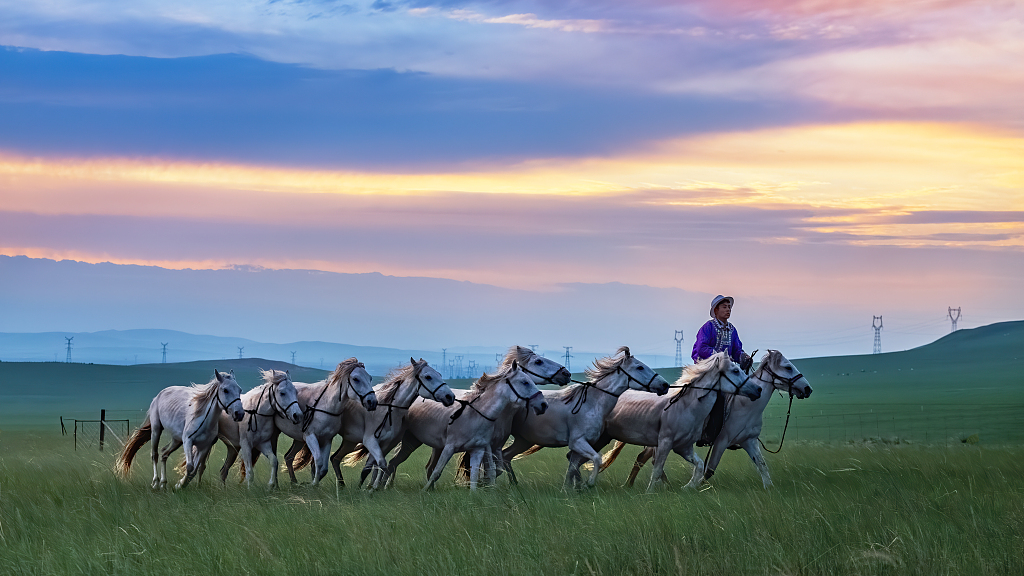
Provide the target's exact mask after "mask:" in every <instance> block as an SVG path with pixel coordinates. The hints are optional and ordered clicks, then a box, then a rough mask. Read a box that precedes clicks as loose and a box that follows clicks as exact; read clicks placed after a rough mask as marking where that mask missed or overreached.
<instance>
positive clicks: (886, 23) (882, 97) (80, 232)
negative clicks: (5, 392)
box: [0, 0, 1024, 353]
mask: <svg viewBox="0 0 1024 576" xmlns="http://www.w3.org/2000/svg"><path fill="white" fill-rule="evenodd" d="M1022 62H1024V3H1022V2H1020V1H1011V2H999V1H995V2H993V1H985V2H975V1H959V0H935V1H928V0H924V1H914V2H899V3H893V2H881V1H876V0H867V1H863V0H858V1H856V2H854V1H852V0H839V1H826V0H797V1H784V0H759V1H756V2H755V1H751V0H716V1H714V2H711V1H693V2H667V1H661V0H637V1H633V2H610V1H606V0H591V1H587V2H574V1H570V2H565V1H561V2H548V1H526V2H522V1H508V2H506V1H501V0H495V1H483V2H461V1H458V0H454V1H438V2H431V1H415V0H414V1H384V0H375V1H373V2H358V1H351V2H344V1H316V0H294V1H287V0H271V1H259V2H256V1H251V2H250V1H235V2H215V1H209V0H204V1H203V2H195V1H189V0H185V1H180V2H174V3H166V2H155V1H150V0H141V1H137V2H132V3H122V2H110V1H107V0H95V1H84V0H77V1H68V0H50V1H47V2H29V3H26V2H14V1H10V0H0V255H3V256H12V257H14V256H27V257H30V258H36V259H52V260H65V259H66V260H75V261H79V262H85V263H93V264H95V263H102V262H111V263H114V264H121V265H145V266H158V267H163V268H167V269H173V270H182V269H197V270H204V269H210V270H216V269H229V268H232V267H236V266H253V267H262V268H267V269H281V270H287V269H300V270H320V271H325V272H336V273H344V274H359V273H371V272H378V273H381V274H385V275H388V276H395V277H408V278H411V277H420V278H423V277H425V278H439V279H451V280H457V281H465V282H474V283H479V284H485V285H493V286H496V287H500V288H504V289H514V290H518V291H533V292H535V293H537V294H542V293H550V292H552V291H558V290H564V287H565V286H566V285H569V284H574V283H584V284H595V285H600V284H607V283H621V284H626V285H637V286H650V287H655V288H660V289H679V290H684V291H687V292H689V293H695V294H702V295H707V296H708V297H710V296H713V295H714V294H719V293H725V294H730V295H733V296H735V297H736V298H737V307H736V310H735V314H734V317H733V320H734V321H735V322H736V323H737V326H738V327H739V328H740V329H741V330H743V329H745V330H748V332H749V331H754V332H756V333H757V334H760V335H764V338H765V339H767V340H769V341H772V346H773V347H776V348H781V349H783V350H784V351H785V346H786V345H787V344H790V345H797V343H799V342H803V343H806V342H807V341H808V340H809V339H810V340H813V339H826V340H827V339H828V338H829V337H830V336H829V335H832V334H841V333H844V331H850V330H860V329H861V328H860V326H861V325H863V330H864V331H865V334H867V336H866V338H867V339H868V340H869V341H870V337H871V328H870V322H871V316H872V315H874V314H881V315H884V316H885V318H886V320H887V323H886V329H887V330H893V331H898V330H900V329H901V328H900V327H901V326H902V327H903V328H902V329H904V330H907V331H909V333H914V334H915V337H916V338H917V340H913V339H908V340H906V341H905V343H904V344H905V345H907V346H910V345H915V344H920V343H923V342H925V341H928V340H930V339H934V338H935V337H938V336H941V335H942V334H943V333H945V332H946V331H948V329H949V322H948V319H945V320H944V318H945V317H946V313H947V312H948V308H949V307H953V308H956V307H961V308H962V310H963V320H962V321H961V323H960V327H968V326H977V325H982V324H986V323H990V322H994V321H999V320H1011V319H1021V318H1024V302H1022V301H1021V299H1020V298H1019V297H1017V295H1018V294H1020V293H1022V292H1024V99H1022V98H1021V97H1020V95H1021V94H1024V64H1021V63H1022ZM384 297H385V296H383V295H382V296H381V298H384ZM0 298H4V299H5V300H6V302H0V304H3V305H5V306H8V307H11V308H13V307H17V306H18V305H19V302H18V301H17V300H16V297H15V296H12V295H10V293H9V294H8V296H7V297H4V296H3V295H2V294H0ZM745 303H746V308H744V305H745ZM269 304H270V305H273V303H269ZM566 305H571V302H570V303H569V304H566ZM578 312H581V311H574V312H573V313H578ZM47 313H48V312H47V311H46V310H45V309H40V310H39V312H38V316H39V317H40V326H42V325H43V324H45V325H46V326H47V329H59V327H58V328H54V326H55V325H59V324H60V321H59V320H60V319H59V318H44V317H45V315H46V314H47ZM704 314H706V312H705V311H703V310H700V311H697V313H696V314H695V315H694V316H693V317H692V318H691V317H687V318H686V320H685V322H686V323H687V326H686V331H687V333H690V332H696V329H697V328H698V327H699V326H698V324H699V322H700V321H701V318H702V317H703V316H702V315H704ZM858 318H862V320H858ZM128 320H131V319H128ZM146 321H147V322H149V323H152V322H154V321H158V320H154V319H152V318H147V319H146ZM471 321H472V320H467V322H471ZM678 323H683V320H682V319H680V320H679V322H678ZM111 324H117V325H118V326H121V327H124V326H125V325H127V324H130V322H126V321H125V319H123V318H122V319H117V320H116V321H115V320H112V321H111ZM691 324H693V325H692V326H691ZM110 327H113V326H106V327H104V326H102V325H99V324H96V325H93V324H90V325H89V326H87V327H85V328H89V329H96V330H101V329H105V328H110ZM134 327H137V328H166V327H169V326H152V325H146V326H134ZM921 327H926V329H923V330H922V329H921ZM14 328H18V329H19V330H22V329H24V328H25V327H24V326H22V325H19V326H17V327H15V326H4V325H3V324H2V323H0V331H12V330H13V329H14ZM29 328H31V327H29ZM175 328H176V329H187V327H184V328H183V327H181V326H175ZM67 329H76V330H78V329H83V326H68V327H67ZM239 329H240V330H242V331H244V330H245V327H244V326H243V327H239ZM40 330H42V328H40ZM452 330H457V327H453V328H452ZM543 330H544V326H543V325H538V331H540V332H543ZM25 331H31V330H25ZM607 334H608V335H607V342H606V343H605V342H604V340H602V339H601V338H594V341H595V344H594V345H595V346H604V345H605V344H607V347H608V348H610V349H614V347H615V346H618V345H620V344H622V342H619V341H618V339H617V337H616V335H615V331H614V329H612V328H609V329H608V331H607ZM234 335H235V336H241V337H248V334H245V333H243V334H234ZM588 336H594V334H589V335H588ZM597 336H600V333H598V334H597ZM687 339H688V340H689V339H690V337H689V336H688V337H687ZM666 340H667V337H666ZM840 340H841V339H840ZM348 343H351V344H361V342H348ZM375 344H376V345H381V343H380V342H375ZM466 344H467V345H468V344H470V343H466ZM480 344H481V345H492V344H497V343H492V342H486V343H480ZM506 344H507V343H506ZM403 345H405V346H413V345H415V346H416V347H418V348H430V347H432V346H433V345H434V342H429V341H425V342H422V343H404V344H403ZM552 345H553V346H555V347H557V345H555V344H552ZM671 346H672V341H671V340H668V344H666V349H668V350H669V352H668V353H671ZM862 348H863V342H861V340H859V339H858V340H856V342H855V343H854V342H853V341H852V340H851V341H837V342H836V343H835V345H834V346H831V347H828V348H827V349H820V350H819V351H820V352H822V353H862V352H865V351H866V350H863V349H862Z"/></svg>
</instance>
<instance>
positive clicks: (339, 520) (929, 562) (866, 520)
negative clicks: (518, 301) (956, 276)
mask: <svg viewBox="0 0 1024 576" xmlns="http://www.w3.org/2000/svg"><path fill="white" fill-rule="evenodd" d="M219 450H220V449H219V448H218V451H219ZM1022 456H1024V450H1022V449H1020V448H994V449H990V448H984V447H982V446H979V445H963V444H961V445H958V446H955V447H952V448H936V447H919V446H889V445H861V446H856V447H851V446H841V447H829V446H819V445H813V444H807V443H794V444H793V445H791V446H788V447H787V449H786V450H785V451H784V452H783V453H782V454H779V455H777V456H773V457H771V458H770V465H771V467H772V471H773V475H774V478H775V481H776V486H775V487H774V488H773V489H771V490H768V491H766V490H764V489H762V488H761V487H760V481H759V478H758V477H757V475H756V473H755V472H754V469H753V467H752V466H750V465H749V463H748V462H747V461H746V459H745V458H742V457H739V455H733V454H730V455H727V456H726V458H725V459H724V461H723V465H722V467H721V468H720V469H719V473H718V474H717V475H716V476H715V478H714V482H713V484H712V485H711V486H710V487H708V488H707V489H706V490H703V491H701V492H696V491H683V490H681V489H680V488H679V485H678V484H676V485H675V486H674V487H670V488H668V489H666V490H663V491H660V492H657V493H654V494H645V493H644V492H643V491H642V490H639V489H626V488H622V487H620V486H619V484H620V483H621V482H622V480H623V478H624V476H625V474H626V472H627V470H628V466H627V465H626V463H625V462H620V463H618V464H616V465H615V466H613V467H612V468H611V469H609V470H608V471H607V473H606V474H605V475H602V478H601V480H600V482H599V486H598V487H597V488H595V489H592V490H587V491H583V492H579V493H568V492H563V491H562V490H561V489H560V479H561V476H562V473H563V471H564V462H565V459H564V456H563V452H562V451H560V450H546V451H542V452H540V453H538V454H536V455H534V456H531V457H529V458H526V459H523V460H520V461H519V462H518V463H519V466H518V468H519V472H520V477H521V478H522V482H521V485H520V487H519V488H518V489H516V488H513V487H511V486H509V485H508V484H507V483H506V482H505V481H504V479H501V480H500V481H499V485H498V486H497V487H496V488H490V489H485V490H481V491H480V492H478V493H475V494H472V493H469V492H468V491H466V490H465V489H464V488H460V487H457V486H454V485H453V484H452V483H451V482H449V481H443V482H441V483H440V485H439V487H438V489H437V490H435V491H434V492H432V493H426V494H424V493H421V492H420V486H421V485H422V467H421V465H422V459H418V460H415V461H411V462H409V463H407V464H406V465H405V466H404V470H402V471H401V472H402V473H403V474H402V476H401V477H400V478H399V479H398V482H397V487H396V488H395V489H393V490H389V491H386V492H382V493H377V494H373V495H370V494H367V493H365V492H359V491H357V490H354V489H352V488H351V487H348V488H343V489H337V488H336V487H335V486H334V485H332V484H330V483H328V484H325V485H323V486H320V487H316V488H313V487H310V486H307V485H299V486H288V485H284V486H282V487H281V488H280V489H279V490H276V491H271V490H268V489H267V488H265V487H264V486H262V482H261V485H260V486H258V487H255V488H254V489H252V490H247V489H246V488H245V487H244V486H241V485H238V484H236V483H234V482H229V484H228V485H227V486H226V487H221V486H220V485H219V484H217V483H214V482H211V481H210V479H209V478H207V479H206V480H204V482H203V484H202V485H200V486H198V487H197V488H196V489H192V487H190V488H189V489H187V490H184V491H181V492H173V491H165V492H152V491H151V490H150V489H149V474H150V467H149V465H148V461H147V457H146V455H145V454H141V460H139V461H138V462H137V469H136V470H135V474H134V476H133V478H132V479H131V480H130V481H128V482H123V481H120V480H118V479H116V478H115V477H114V476H113V474H112V473H111V471H110V463H111V460H112V454H110V453H100V452H98V451H81V450H80V451H78V452H75V451H73V450H71V449H70V447H69V446H68V443H67V442H66V441H64V440H63V439H62V438H60V437H59V436H56V435H54V434H53V433H41V434H40V433H30V432H14V433H7V432H4V433H0V503H2V507H0V573H2V574H10V575H22V574H25V575H28V574H33V575H35V574H109V575H117V574H125V575H128V574H133V575H134V574H175V575H179V574H211V575H220V574H224V575H241V574H410V575H413V574H439V575H462V574H467V575H468V574H473V575H475V574H509V575H523V574H608V575H611V574H724V573H729V574H926V575H935V574H972V575H973V576H981V575H988V574H1008V575H1009V574H1013V575H1016V574H1021V573H1024V483H1022V482H1021V478H1022V477H1024V459H1022ZM221 457H222V452H218V453H217V454H215V456H214V460H215V461H219V460H220V458H221ZM265 466H266V465H265V463H264V464H263V467H262V468H258V469H257V471H258V475H259V478H260V479H261V480H262V481H265V480H266V477H267V474H266V468H265ZM347 470H348V471H349V477H350V479H351V478H355V476H356V473H357V469H347ZM669 473H670V476H671V477H672V478H677V479H681V478H683V476H684V475H685V474H686V470H685V469H684V464H683V463H682V462H681V461H680V460H679V459H673V464H672V465H671V466H670V467H669ZM449 474H450V473H449ZM644 476H645V475H644V474H642V476H641V477H642V478H643V477H644ZM447 477H448V478H450V475H449V476H447Z"/></svg>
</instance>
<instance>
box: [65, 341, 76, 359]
mask: <svg viewBox="0 0 1024 576" xmlns="http://www.w3.org/2000/svg"><path fill="white" fill-rule="evenodd" d="M64 339H65V340H67V341H68V359H67V360H65V362H67V363H68V364H71V341H72V340H74V339H75V337H74V336H72V337H71V338H68V337H67V336H65V337H64Z"/></svg>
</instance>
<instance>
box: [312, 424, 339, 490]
mask: <svg viewBox="0 0 1024 576" xmlns="http://www.w3.org/2000/svg"><path fill="white" fill-rule="evenodd" d="M314 440H316V439H315V438H314ZM332 440H334V438H332V437H329V436H328V437H327V438H324V439H322V440H319V444H318V445H317V450H316V452H317V453H316V458H315V459H314V460H313V461H314V462H316V478H314V479H313V485H314V486H316V485H317V484H319V483H320V481H321V480H323V479H324V477H325V476H327V472H328V471H329V470H330V469H331V467H330V465H329V463H330V461H331V441H332Z"/></svg>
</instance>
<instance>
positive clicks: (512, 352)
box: [497, 346, 537, 370]
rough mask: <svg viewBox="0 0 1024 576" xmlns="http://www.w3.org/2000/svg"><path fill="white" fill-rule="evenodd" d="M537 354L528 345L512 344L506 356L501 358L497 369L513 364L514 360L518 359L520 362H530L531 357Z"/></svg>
mask: <svg viewBox="0 0 1024 576" xmlns="http://www.w3.org/2000/svg"><path fill="white" fill-rule="evenodd" d="M536 354H537V353H536V352H534V351H533V350H531V349H529V348H527V347H526V346H512V347H511V348H509V349H508V352H506V353H505V357H504V358H502V359H501V365H499V366H498V368H497V370H501V369H503V368H505V367H508V366H512V361H513V360H516V361H518V362H519V363H520V364H528V363H529V362H530V358H532V357H533V356H535V355H536Z"/></svg>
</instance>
